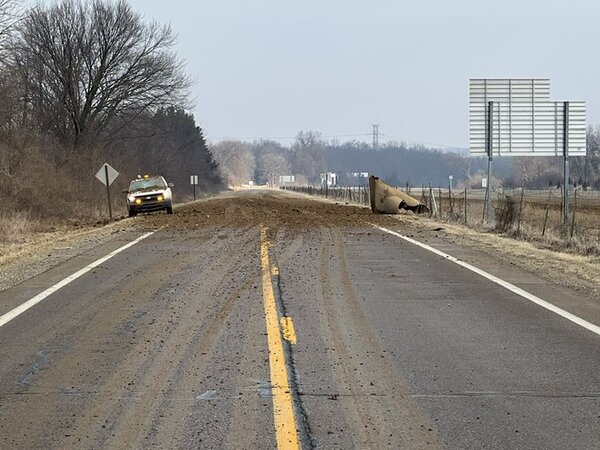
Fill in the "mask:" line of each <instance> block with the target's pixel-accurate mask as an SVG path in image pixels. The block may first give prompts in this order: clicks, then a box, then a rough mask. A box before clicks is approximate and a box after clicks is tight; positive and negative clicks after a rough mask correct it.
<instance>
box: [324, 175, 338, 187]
mask: <svg viewBox="0 0 600 450" xmlns="http://www.w3.org/2000/svg"><path fill="white" fill-rule="evenodd" d="M337 183H338V176H337V173H335V172H327V173H322V174H321V185H322V186H328V187H332V186H337Z"/></svg>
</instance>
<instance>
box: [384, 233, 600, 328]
mask: <svg viewBox="0 0 600 450" xmlns="http://www.w3.org/2000/svg"><path fill="white" fill-rule="evenodd" d="M373 227H374V228H377V229H378V230H380V231H383V232H384V233H387V234H391V235H392V236H396V237H398V238H400V239H403V240H405V241H406V242H410V243H411V244H414V245H417V246H419V247H421V248H423V249H425V250H428V251H430V252H432V253H435V254H436V255H438V256H441V257H442V258H444V259H446V260H448V261H451V262H453V263H455V264H458V265H459V266H461V267H464V268H465V269H468V270H470V271H471V272H473V273H476V274H477V275H480V276H482V277H483V278H487V279H488V280H490V281H491V282H493V283H496V284H498V285H500V286H502V287H503V288H505V289H508V290H509V291H511V292H514V293H515V294H517V295H519V296H521V297H523V298H524V299H526V300H529V301H530V302H532V303H535V304H536V305H539V306H541V307H542V308H545V309H547V310H548V311H551V312H553V313H555V314H558V315H559V316H561V317H563V318H565V319H567V320H570V321H571V322H573V323H576V324H577V325H579V326H580V327H582V328H585V329H586V330H588V331H591V332H592V333H595V334H597V335H600V327H599V326H597V325H594V324H593V323H590V322H588V321H587V320H584V319H582V318H581V317H578V316H576V315H574V314H571V313H570V312H568V311H565V310H564V309H562V308H559V307H558V306H556V305H553V304H552V303H549V302H547V301H546V300H543V299H541V298H540V297H538V296H536V295H533V294H531V293H530V292H527V291H526V290H524V289H521V288H520V287H518V286H515V285H514V284H511V283H509V282H508V281H504V280H503V279H501V278H498V277H496V276H494V275H492V274H491V273H488V272H486V271H485V270H482V269H480V268H478V267H475V266H473V265H471V264H469V263H466V262H464V261H461V260H460V259H458V258H455V257H454V256H451V255H448V254H447V253H444V252H442V251H441V250H438V249H437V248H434V247H431V246H429V245H427V244H424V243H422V242H419V241H416V240H414V239H411V238H409V237H408V236H404V235H402V234H400V233H396V232H395V231H392V230H389V229H387V228H383V227H380V226H378V225H375V224H373Z"/></svg>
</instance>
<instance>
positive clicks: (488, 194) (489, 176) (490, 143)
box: [485, 102, 494, 225]
mask: <svg viewBox="0 0 600 450" xmlns="http://www.w3.org/2000/svg"><path fill="white" fill-rule="evenodd" d="M493 119H494V102H488V114H487V135H486V145H487V155H488V166H487V179H488V183H487V186H486V192H485V194H486V195H485V198H486V205H485V210H486V216H487V223H488V225H491V223H492V159H493V158H494V152H493V149H494V147H493V143H494V127H493Z"/></svg>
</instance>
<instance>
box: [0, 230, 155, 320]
mask: <svg viewBox="0 0 600 450" xmlns="http://www.w3.org/2000/svg"><path fill="white" fill-rule="evenodd" d="M154 233H155V231H150V232H148V233H146V234H143V235H141V236H140V237H138V238H137V239H135V240H133V241H131V242H129V243H128V244H125V245H124V246H122V247H119V248H118V249H116V250H113V251H112V252H110V253H109V254H108V255H106V256H103V257H102V258H100V259H97V260H96V261H94V262H93V263H91V264H89V265H87V266H85V267H84V268H83V269H80V270H78V271H77V272H75V273H73V274H71V275H69V276H68V277H67V278H65V279H63V280H61V281H59V282H58V283H56V284H55V285H53V286H50V287H49V288H48V289H46V290H45V291H43V292H40V293H39V294H37V295H36V296H35V297H32V298H30V299H29V300H27V301H26V302H24V303H21V304H20V305H19V306H17V307H16V308H13V309H11V310H10V311H9V312H7V313H6V314H4V315H2V316H0V327H1V326H3V325H6V324H7V323H8V322H10V321H11V320H13V319H14V318H16V317H18V316H20V315H21V314H23V313H24V312H25V311H27V310H28V309H29V308H32V307H34V306H35V305H37V304H38V303H40V302H41V301H42V300H44V299H45V298H46V297H48V296H50V295H52V294H53V293H55V292H56V291H58V290H59V289H60V288H63V287H65V286H66V285H67V284H69V283H71V282H72V281H75V280H76V279H77V278H79V277H81V276H82V275H85V274H86V273H88V272H89V271H90V270H92V269H93V268H95V267H98V266H99V265H100V264H102V263H103V262H106V261H108V260H109V259H111V258H112V257H113V256H115V255H117V254H119V253H121V252H122V251H123V250H127V249H128V248H129V247H131V246H133V245H135V244H137V243H138V242H140V241H141V240H142V239H146V238H147V237H148V236H151V235H152V234H154Z"/></svg>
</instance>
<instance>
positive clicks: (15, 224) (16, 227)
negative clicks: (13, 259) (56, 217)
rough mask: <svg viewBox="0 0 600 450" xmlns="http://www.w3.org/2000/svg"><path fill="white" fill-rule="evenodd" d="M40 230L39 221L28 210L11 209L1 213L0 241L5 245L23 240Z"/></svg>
mask: <svg viewBox="0 0 600 450" xmlns="http://www.w3.org/2000/svg"><path fill="white" fill-rule="evenodd" d="M39 230H40V223H39V221H38V220H36V219H34V218H32V217H31V215H30V214H29V213H27V212H23V211H17V212H10V211H9V212H2V213H1V214H0V243H2V245H3V246H6V245H10V244H15V243H18V242H23V241H24V240H26V239H27V238H28V237H29V236H31V235H32V234H33V233H35V232H36V231H39Z"/></svg>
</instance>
